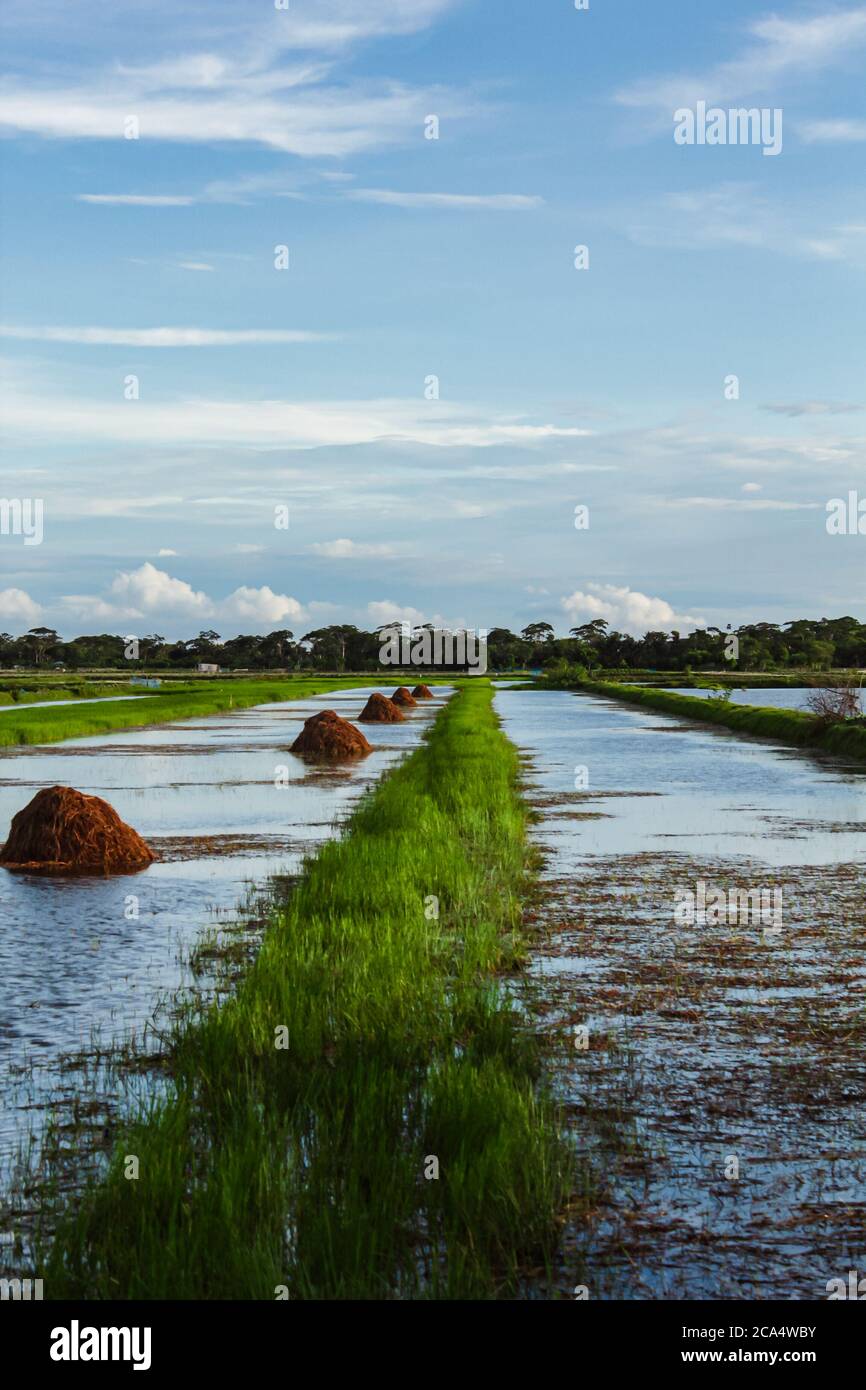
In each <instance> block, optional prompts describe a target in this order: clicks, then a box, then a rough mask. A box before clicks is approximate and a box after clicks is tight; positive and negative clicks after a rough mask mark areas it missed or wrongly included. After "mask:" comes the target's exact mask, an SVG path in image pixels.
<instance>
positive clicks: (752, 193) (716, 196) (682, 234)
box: [622, 182, 866, 263]
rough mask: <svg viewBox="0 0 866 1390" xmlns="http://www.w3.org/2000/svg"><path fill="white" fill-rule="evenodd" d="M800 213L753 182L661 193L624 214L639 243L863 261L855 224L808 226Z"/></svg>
mask: <svg viewBox="0 0 866 1390" xmlns="http://www.w3.org/2000/svg"><path fill="white" fill-rule="evenodd" d="M814 217H815V213H814V212H813V211H809V212H808V213H804V212H802V211H800V210H799V209H796V208H793V207H787V206H785V205H784V204H782V203H780V202H776V201H773V200H772V199H770V198H768V197H767V195H766V194H765V193H764V192H763V191H762V190H761V189H760V187H758V186H757V185H755V184H753V183H746V182H726V183H721V184H716V185H715V186H713V187H709V188H694V189H690V190H689V191H688V192H685V193H665V194H663V195H662V196H661V197H659V198H655V199H654V200H652V201H651V202H648V203H646V204H645V205H644V206H643V207H642V208H641V209H640V210H639V211H637V212H635V211H634V210H631V211H629V210H628V209H625V210H623V212H622V222H623V224H624V225H625V228H626V235H627V236H628V237H629V238H630V240H632V241H634V242H636V243H637V244H638V245H641V246H653V247H656V246H659V247H666V248H669V249H680V248H682V249H683V250H698V249H701V248H703V247H720V246H730V247H734V248H737V247H739V248H748V247H754V248H755V249H758V250H764V251H772V252H775V253H778V254H780V255H784V256H796V257H800V258H806V259H808V260H811V261H853V262H858V263H859V262H863V261H864V260H866V249H864V237H863V234H862V228H860V227H859V225H857V224H854V223H849V224H845V223H840V222H839V220H838V218H837V219H834V220H833V222H832V223H830V224H829V225H828V223H824V224H816V223H815V222H814V221H813V222H812V224H811V225H810V222H809V219H813V218H814Z"/></svg>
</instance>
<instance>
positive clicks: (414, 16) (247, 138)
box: [0, 0, 477, 206]
mask: <svg viewBox="0 0 866 1390" xmlns="http://www.w3.org/2000/svg"><path fill="white" fill-rule="evenodd" d="M451 3H452V0H335V3H332V4H329V5H328V7H327V11H328V12H327V13H326V14H325V15H324V16H323V17H319V16H316V17H315V18H312V19H311V18H310V17H309V15H308V14H305V13H303V12H302V7H297V9H296V7H295V6H294V5H293V6H292V7H291V9H290V10H287V11H276V10H275V8H274V7H273V6H272V5H266V6H263V7H261V10H260V13H259V14H258V15H253V16H252V17H251V16H250V14H249V13H248V12H247V11H244V14H243V19H241V18H240V17H239V13H240V12H239V8H238V7H237V6H234V7H230V6H228V5H211V6H209V7H208V11H207V21H206V24H205V23H203V19H202V12H201V9H200V7H195V10H196V14H195V17H196V19H197V21H198V23H197V27H196V28H194V29H192V30H190V31H189V32H188V31H187V26H186V24H185V19H186V16H185V15H184V14H183V7H179V13H178V15H177V17H176V20H175V22H174V23H172V18H171V16H169V17H168V18H166V14H165V11H164V10H162V9H161V10H160V14H161V18H162V19H163V24H164V29H165V31H166V32H164V33H163V35H162V38H161V51H160V36H159V35H158V34H156V33H154V34H153V35H151V36H150V38H151V43H150V47H151V49H152V50H153V56H152V57H151V56H148V59H147V60H146V61H126V62H122V61H120V62H119V61H117V60H116V59H114V60H113V61H105V62H104V63H103V66H101V67H99V66H96V65H94V60H93V59H92V58H91V56H90V53H89V52H88V51H87V50H86V49H85V50H84V51H78V50H77V49H76V48H75V46H74V45H71V46H70V52H69V56H68V58H67V60H66V63H65V64H60V63H53V64H52V65H51V66H50V67H46V69H45V71H44V73H43V74H41V75H39V76H33V77H30V78H28V79H19V78H17V77H13V78H9V79H8V80H7V81H6V82H5V84H4V85H3V88H2V90H0V127H5V128H6V129H8V130H18V131H26V132H29V133H31V134H36V135H40V136H42V137H43V138H45V139H54V140H70V139H78V140H94V139H95V140H119V139H123V138H126V139H129V138H135V139H137V138H139V136H140V138H141V139H142V140H149V141H155V140H163V141H174V142H182V143H184V144H210V143H213V142H215V141H220V142H232V143H237V142H246V143H250V144H258V145H264V146H267V147H268V148H270V149H274V150H280V151H282V152H284V153H289V154H295V155H300V156H302V157H304V158H315V157H321V156H340V155H347V154H352V153H354V152H357V151H360V150H368V149H375V148H377V147H381V146H386V145H389V144H393V143H395V142H397V141H401V140H405V139H407V138H409V136H410V134H414V135H415V136H416V138H417V136H418V134H419V132H420V130H421V128H422V123H423V120H424V118H425V116H426V115H427V113H428V112H429V111H430V110H435V111H436V112H437V113H439V114H441V115H443V116H444V115H448V116H449V117H451V118H454V117H457V116H461V115H465V114H468V112H469V111H471V110H474V109H475V108H476V105H477V104H476V103H475V102H474V101H473V100H471V99H467V98H464V97H462V96H460V95H458V94H456V93H449V92H447V91H444V90H442V89H441V88H437V89H430V88H428V89H426V90H425V89H419V88H413V87H410V86H408V85H406V84H401V83H399V82H395V81H393V80H392V79H390V78H388V79H378V80H377V79H375V78H366V79H364V80H342V81H341V80H339V79H338V78H336V77H335V75H334V72H333V69H334V66H335V64H337V63H339V62H341V61H343V60H344V59H346V58H347V57H348V56H349V55H350V53H351V50H352V47H353V46H355V45H357V44H359V43H361V42H363V41H364V40H367V39H371V38H377V37H385V36H388V35H400V34H410V33H413V32H416V31H418V30H421V29H423V28H425V27H427V26H428V25H429V24H431V23H433V22H434V21H435V20H436V19H437V18H438V17H439V16H440V15H442V14H443V13H444V12H445V11H446V10H447V9H448V8H450V5H451ZM104 8H105V7H104V6H100V7H99V12H98V15H94V17H93V20H92V31H94V32H97V33H99V32H101V28H102V24H103V21H104V18H105V15H104ZM46 18H47V17H46V16H43V21H44V20H45V19H46ZM10 27H14V26H10ZM82 29H84V30H85V31H86V29H87V26H86V24H85V23H84V22H82ZM202 33H203V34H205V35H207V36H208V37H209V39H210V47H209V48H208V49H207V50H206V51H204V52H202V51H201V49H200V47H196V48H194V49H192V50H191V51H189V50H188V51H184V46H185V45H188V44H189V45H192V44H196V45H200V43H201V34H202ZM129 34H132V35H133V36H134V40H133V41H138V40H139V38H140V35H139V33H138V31H137V29H136V27H135V26H132V27H130V28H128V29H127V31H126V32H125V33H124V32H123V31H122V30H121V31H120V32H119V33H118V34H117V35H116V36H115V40H114V43H115V45H116V46H115V47H114V52H118V51H122V38H124V37H125V38H126V40H127V43H129V42H130V40H129ZM53 37H55V39H56V35H54V36H53ZM206 41H207V40H206ZM96 47H97V49H98V45H97V46H96ZM304 51H306V52H307V53H308V54H309V55H310V56H309V57H308V58H305V59H303V60H301V61H295V62H286V61H284V56H283V55H284V54H288V53H292V54H294V55H297V54H298V53H300V52H304ZM130 117H132V118H134V121H135V123H136V126H135V131H136V133H135V134H133V135H132V136H130V133H129V118H130ZM95 196H99V195H91V197H95ZM109 196H112V197H114V198H118V197H120V196H125V197H127V198H128V197H135V196H138V197H144V196H147V195H109ZM160 196H168V195H160ZM151 205H152V206H160V204H151ZM161 205H162V206H166V204H161Z"/></svg>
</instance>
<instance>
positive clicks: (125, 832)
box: [0, 787, 156, 874]
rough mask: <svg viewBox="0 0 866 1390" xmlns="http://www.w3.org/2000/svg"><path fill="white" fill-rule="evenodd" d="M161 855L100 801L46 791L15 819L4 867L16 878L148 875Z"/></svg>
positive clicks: (68, 790) (2, 856)
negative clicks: (33, 875)
mask: <svg viewBox="0 0 866 1390" xmlns="http://www.w3.org/2000/svg"><path fill="white" fill-rule="evenodd" d="M155 858H156V855H155V854H154V852H153V850H152V849H151V848H150V846H149V845H147V844H146V843H145V842H144V840H143V839H142V838H141V836H140V835H139V834H138V833H137V832H136V831H135V830H133V829H132V827H131V826H129V825H127V824H126V822H125V821H122V820H121V819H120V816H119V815H118V814H117V812H116V811H115V810H114V807H113V806H109V804H108V802H107V801H103V800H102V798H101V797H99V796H87V795H86V794H85V793H84V792H79V791H75V789H74V788H73V787H44V788H43V789H42V791H39V792H37V793H36V795H35V796H34V798H33V800H32V801H31V802H29V804H28V805H27V806H25V807H24V808H23V810H21V811H19V812H18V813H17V815H16V816H14V817H13V820H12V826H11V829H10V831H9V839H8V840H7V841H6V844H5V845H4V847H3V850H2V851H0V864H3V866H4V867H5V868H7V869H10V870H12V871H13V872H21V873H24V872H26V873H42V874H122V873H134V872H135V871H137V870H139V869H146V868H147V866H148V865H149V864H152V863H153V861H154V860H155Z"/></svg>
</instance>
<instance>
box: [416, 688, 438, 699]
mask: <svg viewBox="0 0 866 1390" xmlns="http://www.w3.org/2000/svg"><path fill="white" fill-rule="evenodd" d="M412 699H413V700H432V699H433V691H432V690H431V689H430V687H429V685H416V686H415V689H414V690H413V691H412Z"/></svg>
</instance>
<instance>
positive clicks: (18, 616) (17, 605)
mask: <svg viewBox="0 0 866 1390" xmlns="http://www.w3.org/2000/svg"><path fill="white" fill-rule="evenodd" d="M41 612H42V608H41V605H40V604H38V603H36V602H35V600H34V599H32V598H31V597H30V595H29V594H27V593H25V592H24V590H23V589H0V622H15V623H23V624H26V626H27V627H35V626H36V623H37V622H38V621H39V615H40V613H41Z"/></svg>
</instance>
